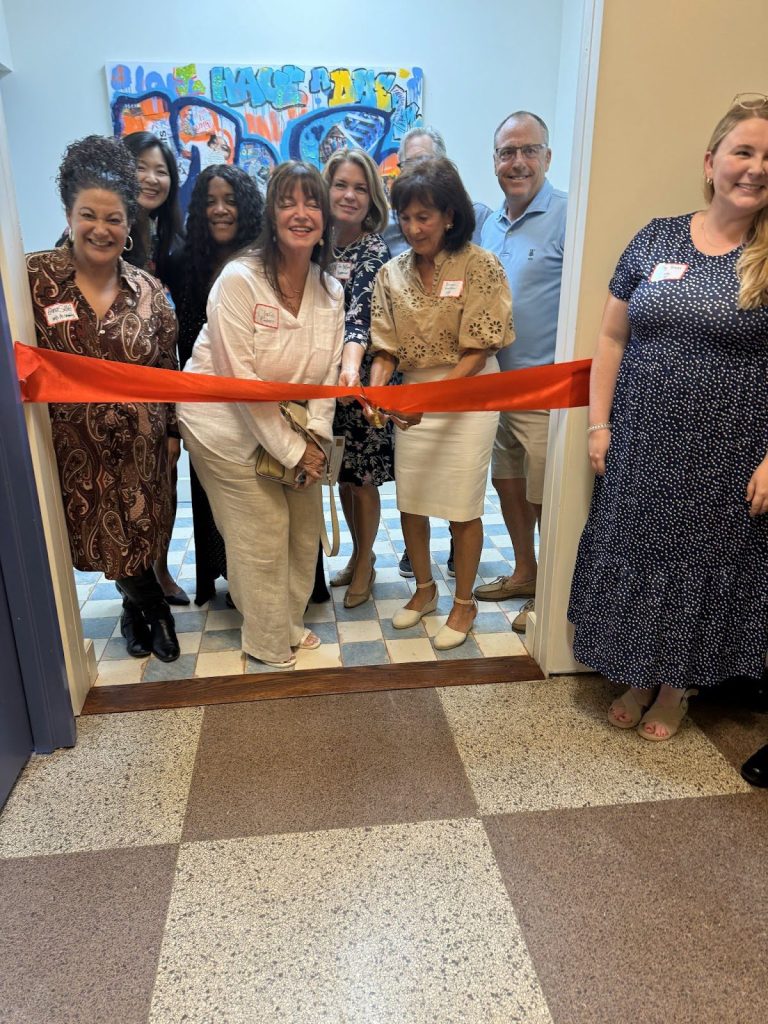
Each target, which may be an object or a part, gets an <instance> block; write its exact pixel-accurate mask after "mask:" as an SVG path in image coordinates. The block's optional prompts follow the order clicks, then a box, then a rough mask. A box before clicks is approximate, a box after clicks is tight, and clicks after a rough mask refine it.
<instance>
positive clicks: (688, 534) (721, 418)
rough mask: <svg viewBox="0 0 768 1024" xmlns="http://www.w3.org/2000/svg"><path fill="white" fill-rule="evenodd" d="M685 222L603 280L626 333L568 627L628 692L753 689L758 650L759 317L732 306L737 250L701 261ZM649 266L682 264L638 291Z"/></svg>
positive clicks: (762, 625) (595, 664)
mask: <svg viewBox="0 0 768 1024" xmlns="http://www.w3.org/2000/svg"><path fill="white" fill-rule="evenodd" d="M691 217H692V214H688V215H686V216H684V217H672V218H665V219H659V220H654V221H652V222H651V223H650V224H649V225H648V226H647V227H645V228H643V230H642V231H640V232H639V233H638V234H637V235H636V236H635V238H634V239H633V240H632V242H631V243H630V245H629V246H628V247H627V249H626V250H625V252H624V254H623V255H622V257H621V259H620V261H619V264H618V267H617V268H616V272H615V274H614V276H613V279H612V280H611V283H610V290H611V293H612V294H613V295H615V296H616V297H617V298H619V299H623V300H624V301H626V302H628V304H629V306H628V312H629V322H630V328H631V333H630V339H629V342H628V343H627V347H626V350H625V353H624V356H623V359H622V362H621V367H620V369H619V374H618V379H617V381H616V392H615V396H614V402H613V410H612V414H611V419H612V423H613V432H612V435H611V444H610V448H609V451H608V456H607V459H606V473H605V476H604V477H602V478H601V477H598V478H596V480H595V489H594V493H593V496H592V505H591V508H590V512H589V518H588V520H587V525H586V527H585V529H584V533H583V534H582V537H581V542H580V544H579V552H578V557H577V560H576V568H575V572H574V577H573V584H572V588H571V601H570V607H569V611H568V617H569V619H570V621H571V622H572V623H573V624H574V626H575V636H574V643H573V649H574V654H575V656H576V657H577V658H578V659H579V661H581V662H583V663H584V664H586V665H589V666H590V667H591V668H593V669H595V670H596V671H598V672H601V673H602V674H603V675H606V676H608V677H609V678H611V679H613V680H614V681H616V682H621V683H625V684H627V685H629V686H640V687H654V686H658V685H659V684H661V683H667V684H668V685H670V686H674V687H686V686H694V685H695V686H713V685H715V684H716V683H718V682H720V681H721V680H723V679H725V678H727V677H729V676H735V675H744V676H751V677H754V678H759V677H760V675H761V673H762V669H763V663H764V660H765V654H766V649H767V648H768V515H763V516H759V517H757V518H755V519H750V517H749V515H748V506H747V503H746V499H745V491H746V487H747V483H748V481H749V479H750V477H751V476H752V473H753V472H754V471H755V469H756V468H757V466H758V465H759V463H760V462H761V461H762V460H763V459H764V458H765V455H766V450H768V307H762V308H760V309H753V310H740V309H737V305H736V303H737V298H738V278H737V276H736V261H737V259H738V257H739V255H740V252H741V250H740V249H737V250H734V251H733V252H730V253H726V254H725V255H724V256H705V255H704V254H703V253H701V252H699V250H698V249H696V248H695V247H694V245H693V243H692V242H691V237H690V224H691ZM659 263H678V264H686V265H687V268H688V269H687V270H686V271H685V273H684V275H683V276H682V277H681V278H680V279H679V280H660V281H655V282H651V281H649V277H650V276H651V275H652V273H653V270H654V268H655V267H656V266H657V264H659Z"/></svg>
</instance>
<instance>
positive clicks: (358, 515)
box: [320, 149, 394, 608]
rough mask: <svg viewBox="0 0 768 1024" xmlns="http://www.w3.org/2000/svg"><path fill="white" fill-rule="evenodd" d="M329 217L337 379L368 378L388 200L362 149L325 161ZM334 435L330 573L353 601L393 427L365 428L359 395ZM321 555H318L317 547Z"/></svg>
mask: <svg viewBox="0 0 768 1024" xmlns="http://www.w3.org/2000/svg"><path fill="white" fill-rule="evenodd" d="M323 177H324V178H325V180H326V181H327V183H328V188H329V191H330V196H331V216H332V218H333V258H334V265H333V268H332V269H334V273H335V276H336V278H337V280H338V281H339V282H340V283H341V285H342V286H343V288H344V310H345V319H344V354H343V357H342V363H341V376H340V377H339V384H340V385H342V386H344V387H350V388H354V387H359V386H360V384H367V383H368V381H369V377H370V370H371V356H370V354H369V351H368V350H369V348H370V343H371V335H370V327H371V294H372V292H373V282H374V280H375V278H376V275H377V274H378V272H379V269H380V268H381V267H382V266H383V265H384V264H385V263H386V262H387V260H388V259H389V249H388V248H387V246H386V244H385V242H384V241H383V240H382V237H381V235H380V234H379V232H380V231H382V230H383V229H384V227H385V226H386V224H387V220H388V215H389V207H388V205H387V198H386V196H385V194H384V187H383V186H382V184H381V178H380V177H379V172H378V168H377V167H376V164H375V163H374V162H373V160H372V159H371V158H370V157H369V156H368V154H367V153H365V152H364V151H363V150H362V149H340V150H337V151H336V152H335V153H334V154H333V156H332V157H331V158H330V160H329V161H328V163H327V164H326V165H325V169H324V170H323ZM333 432H334V434H340V435H343V437H344V438H345V446H344V463H343V465H342V469H341V472H340V474H339V493H340V495H341V505H342V508H343V510H344V518H345V519H346V521H347V525H348V526H349V532H350V534H351V535H352V554H351V555H350V558H349V562H348V563H347V565H346V566H345V567H344V568H343V569H342V570H341V572H338V573H336V575H335V576H334V577H332V579H331V586H332V587H347V592H346V593H345V595H344V607H345V608H355V607H356V606H357V605H360V604H363V603H364V602H365V601H368V600H369V599H370V597H371V588H372V586H373V581H374V579H375V577H376V571H375V569H374V567H373V563H374V561H375V560H376V556H375V555H374V553H373V544H374V541H375V540H376V534H377V533H378V530H379V520H380V517H381V501H380V498H379V487H380V486H381V485H382V484H383V483H386V482H387V480H392V479H393V469H394V466H393V463H394V454H393V450H392V426H391V424H388V425H387V427H386V428H385V429H384V430H377V429H376V428H375V427H372V426H371V425H370V424H369V423H368V421H367V420H366V419H365V417H364V416H363V411H362V409H361V407H360V405H359V403H358V402H356V401H354V399H352V400H348V401H347V400H345V401H341V402H338V403H337V405H336V418H335V420H334V424H333ZM320 557H322V552H321V555H320Z"/></svg>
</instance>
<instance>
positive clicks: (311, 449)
mask: <svg viewBox="0 0 768 1024" xmlns="http://www.w3.org/2000/svg"><path fill="white" fill-rule="evenodd" d="M324 467H325V452H324V451H323V449H322V448H321V447H320V446H319V445H317V444H315V442H314V441H307V447H306V448H305V449H304V454H303V455H302V456H301V458H300V459H299V461H298V462H297V464H296V479H297V482H298V481H299V477H300V476H301V474H302V473H304V475H305V477H306V479H307V486H309V484H311V483H313V482H314V481H315V480H321V479H322V477H323V469H324Z"/></svg>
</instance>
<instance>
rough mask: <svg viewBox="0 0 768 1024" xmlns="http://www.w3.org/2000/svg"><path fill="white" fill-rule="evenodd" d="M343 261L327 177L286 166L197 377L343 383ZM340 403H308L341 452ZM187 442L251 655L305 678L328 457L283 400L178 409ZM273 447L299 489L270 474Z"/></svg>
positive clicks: (314, 421) (213, 322)
mask: <svg viewBox="0 0 768 1024" xmlns="http://www.w3.org/2000/svg"><path fill="white" fill-rule="evenodd" d="M330 258H331V245H330V217H329V205H328V192H327V187H326V185H325V183H324V182H323V180H322V178H321V176H320V174H319V172H318V171H317V170H316V169H315V168H313V167H311V166H309V165H307V164H303V163H298V162H294V161H289V162H287V163H284V164H281V165H280V166H279V167H278V168H277V169H276V170H275V172H274V174H273V175H272V178H271V179H270V182H269V186H268V189H267V199H266V209H265V217H264V224H263V228H262V234H261V237H260V239H259V241H258V242H257V247H256V249H255V250H254V251H253V252H249V253H246V254H244V255H242V256H240V257H238V258H235V259H233V260H232V261H231V262H230V263H229V264H227V265H226V266H225V268H224V269H223V270H222V272H221V275H220V277H219V278H218V280H217V281H216V283H215V284H214V286H213V288H212V289H211V293H210V296H209V298H208V309H207V323H206V325H205V326H204V327H203V329H202V331H201V332H200V335H199V337H198V339H197V341H196V342H195V346H194V349H193V351H192V356H191V358H190V360H189V362H188V363H187V365H186V366H185V369H184V372H185V373H204V374H217V375H219V376H224V377H238V378H250V379H252V380H268V381H284V382H287V383H294V384H299V383H301V384H336V382H337V380H338V376H339V367H340V364H341V353H342V346H343V342H344V292H343V290H342V287H341V285H340V284H339V283H338V282H337V281H335V280H334V279H333V278H332V277H330V276H329V275H327V274H326V273H325V266H326V264H327V262H328V261H329V259H330ZM335 404H336V403H335V400H334V399H317V400H311V401H309V402H308V403H307V411H308V424H307V426H308V429H309V430H310V431H311V432H312V433H314V434H315V435H318V436H320V437H322V438H327V439H329V440H330V438H331V436H332V428H333V416H334V408H335ZM177 408H178V416H179V421H180V424H181V433H182V437H183V438H184V443H185V445H186V447H187V449H188V450H189V453H190V456H191V458H192V463H193V465H194V467H195V471H196V472H197V475H198V476H199V477H200V480H201V482H202V484H203V487H204V488H205V490H206V492H207V494H208V498H209V500H210V503H211V509H212V510H213V516H214V519H215V521H216V525H217V527H218V529H219V531H220V532H221V534H222V536H223V537H224V543H225V545H226V549H227V559H228V565H229V567H230V576H229V581H228V582H229V589H230V592H231V594H232V598H233V600H234V602H235V605H236V606H237V608H238V609H239V610H240V612H241V613H242V615H243V629H242V646H243V650H245V651H246V652H247V653H248V654H251V655H252V656H253V657H255V658H257V659H259V660H260V661H262V662H264V663H266V664H267V665H270V666H271V667H273V668H292V667H293V666H294V665H295V663H296V656H295V651H296V649H297V648H299V647H316V646H318V645H319V643H320V641H319V640H318V638H317V637H316V636H315V635H314V634H313V633H311V632H310V631H309V630H307V629H305V628H304V622H303V618H304V610H305V608H306V605H307V601H308V600H309V596H310V594H311V592H312V585H313V582H314V573H315V561H316V558H317V548H318V542H319V536H320V522H321V516H322V504H321V502H322V498H321V488H320V486H318V484H317V481H318V480H319V479H320V478H321V475H322V471H323V466H324V463H325V455H324V453H323V451H322V449H321V448H320V447H319V446H318V445H316V444H314V443H312V442H310V443H306V442H305V441H304V439H303V438H302V437H301V436H300V435H299V434H297V433H296V432H295V431H293V430H292V429H291V428H290V427H289V425H288V424H287V423H286V422H285V420H284V419H283V417H282V415H281V414H280V410H279V406H278V403H277V402H258V403H222V404H212V403H211V404H209V403H205V404H200V403H181V404H179V405H178V406H177ZM260 445H263V447H264V448H266V449H267V451H268V452H269V453H270V454H271V455H273V456H274V457H275V458H276V459H278V460H279V461H280V462H281V463H282V464H283V465H284V466H288V467H296V484H295V485H294V486H293V487H289V486H285V485H283V484H280V483H276V482H274V481H271V480H265V479H263V478H261V477H258V476H256V473H255V462H256V456H257V451H258V448H259V446H260Z"/></svg>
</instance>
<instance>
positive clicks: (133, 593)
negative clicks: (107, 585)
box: [115, 568, 170, 619]
mask: <svg viewBox="0 0 768 1024" xmlns="http://www.w3.org/2000/svg"><path fill="white" fill-rule="evenodd" d="M115 586H116V587H117V589H118V590H119V591H120V593H121V594H122V595H123V608H125V609H126V610H130V611H134V610H136V609H138V610H139V611H141V612H143V613H144V615H145V617H146V618H147V619H151V618H153V617H154V618H156V617H158V616H162V615H165V613H166V612H169V611H170V609H169V607H168V602H167V601H166V600H165V596H164V594H163V588H162V587H161V586H160V584H159V583H158V582H157V578H156V577H155V571H154V569H151V568H150V569H147V570H146V571H145V572H143V573H142V574H141V576H123V577H122V578H121V579H119V580H115Z"/></svg>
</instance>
